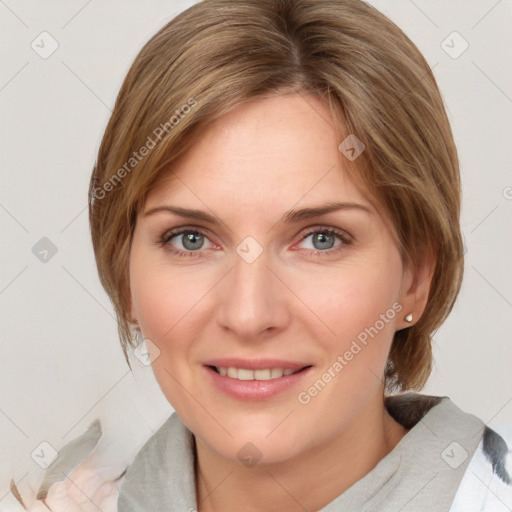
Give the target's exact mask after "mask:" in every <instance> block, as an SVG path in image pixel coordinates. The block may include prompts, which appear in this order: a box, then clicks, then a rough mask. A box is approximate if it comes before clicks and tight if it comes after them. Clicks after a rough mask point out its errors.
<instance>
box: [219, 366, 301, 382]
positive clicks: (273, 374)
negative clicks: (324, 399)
mask: <svg viewBox="0 0 512 512" xmlns="http://www.w3.org/2000/svg"><path fill="white" fill-rule="evenodd" d="M211 368H213V369H214V370H215V371H216V372H217V373H219V374H220V375H222V376H223V377H230V378H231V379H238V380H273V379H279V378H281V377H283V375H284V376H287V375H292V374H294V373H298V372H300V371H301V370H303V368H299V369H296V370H294V369H291V368H286V369H284V368H267V369H263V370H249V369H247V368H234V367H233V366H230V367H227V368H226V367H223V366H212V367H211Z"/></svg>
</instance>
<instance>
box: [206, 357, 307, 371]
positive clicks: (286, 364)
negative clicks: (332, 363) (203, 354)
mask: <svg viewBox="0 0 512 512" xmlns="http://www.w3.org/2000/svg"><path fill="white" fill-rule="evenodd" d="M203 364H204V365H205V366H216V367H217V368H244V369H247V370H266V369H272V368H282V369H283V370H288V369H290V370H300V369H301V368H304V367H305V366H311V365H309V364H307V363H300V362H295V361H285V360H284V359H240V358H232V357H230V358H225V359H210V360H209V361H205V362H204V363H203Z"/></svg>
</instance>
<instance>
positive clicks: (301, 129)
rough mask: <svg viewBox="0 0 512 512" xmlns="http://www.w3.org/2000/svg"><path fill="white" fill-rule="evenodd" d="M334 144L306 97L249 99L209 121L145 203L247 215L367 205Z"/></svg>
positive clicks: (324, 117)
mask: <svg viewBox="0 0 512 512" xmlns="http://www.w3.org/2000/svg"><path fill="white" fill-rule="evenodd" d="M338 133H339V130H338ZM340 142H341V141H339V140H338V135H337V131H336V130H335V128H334V120H333V119H332V117H331V114H330V112H329V110H328V108H327V107H326V106H325V105H324V104H323V103H322V102H321V101H320V100H319V99H318V98H317V97H315V96H313V95H306V94H288V95H277V94H276V95H273V96H270V97H267V98H263V99H257V100H253V101H251V102H248V103H246V104H243V105H242V106H240V107H238V108H236V109H235V110H233V111H231V112H229V113H227V114H225V115H224V116H222V117H220V118H219V119H217V120H216V121H214V122H213V123H212V124H210V125H209V126H208V127H207V129H205V130H204V131H203V132H202V134H201V135H200V136H199V137H198V139H197V141H196V142H195V144H194V145H193V146H192V147H191V148H190V149H189V150H188V151H187V152H186V153H185V154H184V155H183V156H182V157H181V158H180V159H179V160H177V161H176V162H174V164H173V166H172V169H169V170H168V171H166V172H164V173H163V174H162V175H161V176H160V178H159V180H158V181H157V182H156V183H155V186H154V187H153V189H152V190H151V192H150V193H149V195H148V197H147V201H146V205H148V206H149V207H152V206H155V205H158V204H160V203H163V202H165V201H168V200H170V199H172V200H174V201H178V202H182V203H184V204H185V203H186V204H187V205H188V206H190V205H191V203H193V205H194V206H195V207H203V208H204V207H207V208H211V209H212V210H215V211H217V210H221V211H226V210H238V211H240V210H245V209H247V210H248V211H249V210H251V211H252V212H253V213H254V212H257V211H267V212H268V211H271V210H272V209H274V210H275V209H276V208H278V207H279V209H281V208H280V206H281V205H282V207H283V208H282V209H283V210H284V209H289V208H292V207H293V206H294V205H296V204H299V203H300V205H301V206H302V205H306V204H315V205H316V204H322V203H327V202H334V201H354V200H358V202H362V203H366V204H368V205H370V204H371V203H370V202H369V201H365V199H364V195H365V194H364V193H363V192H362V191H361V190H360V189H359V188H357V187H356V186H355V184H354V183H353V182H352V181H351V180H350V179H349V177H348V175H347V172H346V170H345V169H344V165H343V164H344V162H343V160H344V157H343V156H342V155H341V154H340V152H339V150H338V145H339V143H340ZM269 209H270V210H269Z"/></svg>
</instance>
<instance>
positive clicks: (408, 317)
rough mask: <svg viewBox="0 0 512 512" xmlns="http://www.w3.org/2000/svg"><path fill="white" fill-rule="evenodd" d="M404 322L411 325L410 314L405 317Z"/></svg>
mask: <svg viewBox="0 0 512 512" xmlns="http://www.w3.org/2000/svg"><path fill="white" fill-rule="evenodd" d="M405 321H406V322H409V323H411V322H412V313H409V314H408V315H407V316H406V317H405Z"/></svg>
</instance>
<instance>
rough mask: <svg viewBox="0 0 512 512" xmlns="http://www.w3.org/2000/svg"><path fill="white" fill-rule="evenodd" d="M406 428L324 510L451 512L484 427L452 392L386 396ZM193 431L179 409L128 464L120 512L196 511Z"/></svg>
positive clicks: (397, 418) (397, 417) (389, 409)
mask: <svg viewBox="0 0 512 512" xmlns="http://www.w3.org/2000/svg"><path fill="white" fill-rule="evenodd" d="M386 407H387V409H388V411H389V412H390V414H391V415H392V416H393V417H394V418H395V419H396V420H397V421H398V422H399V423H401V424H402V425H404V426H405V427H407V428H409V429H410V430H409V432H408V433H407V434H406V435H405V436H404V437H403V438H402V439H401V441H400V442H399V443H398V444H397V446H396V447H395V448H394V449H393V450H392V451H391V452H390V453H389V454H388V455H386V456H385V457H384V458H383V459H382V460H381V461H380V462H379V463H378V464H377V465H376V466H375V467H374V468H373V469H372V470H371V471H370V472H369V473H368V474H366V475H365V476H364V477H363V478H361V479H360V480H358V481H357V482H356V483H355V484H353V485H352V486H351V487H350V488H349V489H347V490H346V491H345V492H343V493H342V494H340V495H339V496H338V497H337V498H335V499H334V500H333V501H332V502H331V503H329V504H328V505H326V506H325V507H324V508H322V510H321V511H320V512H341V511H344V512H346V511H358V512H361V511H363V512H397V511H401V512H412V511H416V512H417V511H429V512H434V511H448V510H449V509H450V505H451V503H452V501H453V499H454V496H455V493H456V491H457V488H458V487H459V484H460V482H461V480H462V478H463V476H464V472H465V471H466V468H467V466H468V464H469V461H470V460H471V458H472V456H473V454H474V453H475V451H476V449H477V447H478V445H479V443H480V441H481V440H482V435H483V433H484V430H485V424H484V423H483V422H482V421H481V420H479V419H478V418H476V417H475V416H473V415H471V414H467V413H465V412H463V411H461V410H460V409H459V408H458V407H456V406H455V405H454V404H453V403H452V401H451V400H450V399H449V398H447V397H431V396H426V395H420V394H416V393H406V394H403V395H396V396H392V397H388V398H387V399H386ZM194 458H195V442H194V436H193V434H192V433H191V432H190V430H188V428H187V427H185V425H184V424H183V423H182V421H181V420H180V418H179V417H178V415H177V414H176V413H174V414H172V415H171V416H170V417H169V418H168V419H167V420H166V422H165V423H164V424H163V425H162V426H161V427H160V429H159V430H158V431H157V432H156V433H155V434H154V435H153V436H152V437H151V438H150V439H149V440H148V441H147V443H146V444H145V445H144V447H143V448H142V449H141V451H140V452H139V453H138V454H137V456H136V457H135V459H134V461H133V463H132V464H131V465H130V466H129V467H128V469H127V472H126V475H125V477H124V480H123V483H122V485H121V489H120V493H119V499H118V512H145V511H148V512H164V511H165V512H193V511H195V510H197V503H196V494H195V476H194Z"/></svg>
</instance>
